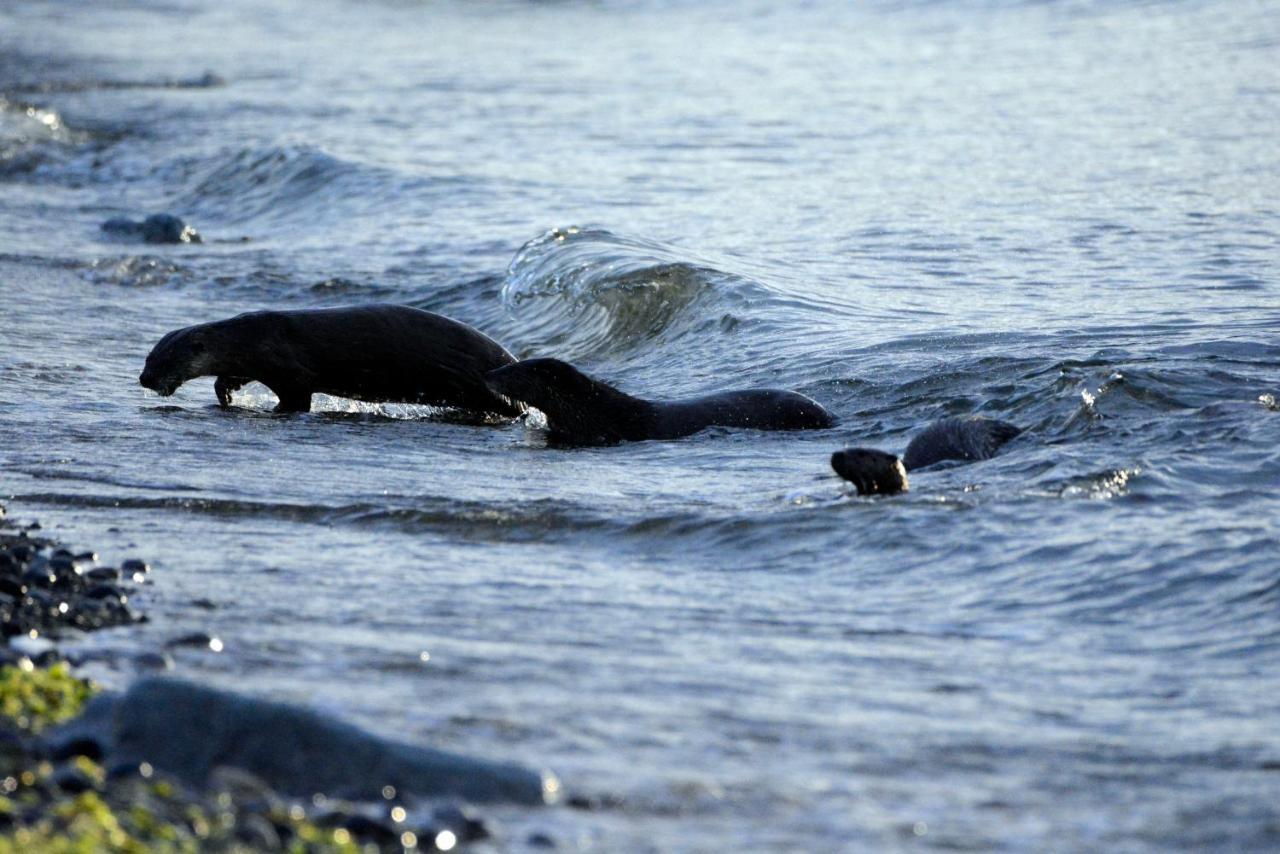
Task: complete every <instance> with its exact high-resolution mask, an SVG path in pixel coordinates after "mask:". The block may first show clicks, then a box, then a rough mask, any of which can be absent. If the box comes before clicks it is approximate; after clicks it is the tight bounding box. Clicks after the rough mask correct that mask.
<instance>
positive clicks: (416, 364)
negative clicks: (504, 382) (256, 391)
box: [138, 305, 524, 417]
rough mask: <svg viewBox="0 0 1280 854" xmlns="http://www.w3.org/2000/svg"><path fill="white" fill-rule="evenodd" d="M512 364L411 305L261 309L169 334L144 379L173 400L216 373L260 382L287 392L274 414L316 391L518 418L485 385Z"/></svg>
mask: <svg viewBox="0 0 1280 854" xmlns="http://www.w3.org/2000/svg"><path fill="white" fill-rule="evenodd" d="M514 362H515V357H514V356H512V355H511V354H510V353H508V352H507V351H506V350H505V349H503V347H502V345H500V344H498V343H497V342H496V341H494V340H493V339H491V338H489V337H488V336H486V335H484V334H482V333H480V332H478V331H477V330H475V329H472V328H471V327H470V326H467V325H466V324H464V323H459V322H458V321H456V320H451V319H449V318H447V317H443V316H441V315H439V314H432V313H431V312H429V311H422V310H421V309H416V308H411V307H409V306H404V305H362V306H350V307H346V308H323V309H307V310H299V311H254V312H249V313H247V314H241V315H237V316H236V317H232V318H229V319H227V320H217V321H214V322H212V323H201V324H199V325H196V326H188V327H186V328H184V329H178V330H175V331H173V332H170V333H169V334H168V335H165V336H164V337H163V338H161V339H160V341H159V343H157V344H156V346H155V347H154V348H152V350H151V353H150V355H148V356H147V363H146V366H145V367H144V368H143V370H142V375H141V376H140V377H139V378H138V381H139V382H141V383H142V385H144V386H146V387H147V388H149V389H152V390H153V391H156V392H159V393H160V394H161V395H164V396H168V395H171V394H173V392H174V391H175V390H176V389H177V388H178V386H180V385H182V384H183V383H185V382H186V381H187V380H191V379H195V378H196V377H203V376H216V377H217V381H216V382H215V384H214V390H215V392H216V393H217V396H218V402H219V403H220V404H221V405H222V406H224V407H226V406H228V405H230V403H231V393H232V392H233V391H235V390H236V389H238V388H240V387H241V386H243V385H245V384H246V383H249V382H252V381H254V380H257V381H258V382H260V383H262V384H263V385H265V386H266V387H267V388H269V389H271V390H272V391H273V392H275V394H276V396H277V397H279V398H280V404H279V405H278V406H277V407H276V411H277V412H307V411H308V410H310V409H311V395H312V394H315V393H316V392H322V393H324V394H331V395H335V396H338V397H347V398H352V399H354V400H363V401H369V402H382V403H421V404H429V405H433V406H446V407H458V408H461V409H465V410H469V411H471V412H474V413H476V414H478V415H488V414H493V415H501V416H507V417H515V416H517V415H519V414H520V413H522V412H523V411H524V407H523V406H522V405H520V404H519V403H516V402H513V401H511V400H509V399H507V398H506V397H503V396H502V395H501V394H496V393H494V392H493V391H491V390H490V389H489V386H488V385H486V383H485V373H486V372H487V371H491V370H493V369H494V368H498V367H501V366H503V365H509V364H512V363H514Z"/></svg>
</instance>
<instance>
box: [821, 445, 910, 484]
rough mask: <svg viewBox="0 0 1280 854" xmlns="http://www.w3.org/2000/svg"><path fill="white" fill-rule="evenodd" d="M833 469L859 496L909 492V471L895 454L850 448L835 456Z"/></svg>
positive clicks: (832, 463) (832, 464)
mask: <svg viewBox="0 0 1280 854" xmlns="http://www.w3.org/2000/svg"><path fill="white" fill-rule="evenodd" d="M831 468H833V469H835V472H836V474H838V475H840V476H841V477H842V478H844V479H845V480H847V481H850V482H852V483H853V485H854V486H856V487H857V488H858V494H859V495H894V494H895V493H898V492H906V491H907V489H908V485H907V470H906V468H905V467H904V466H903V465H902V460H900V459H898V458H897V457H895V456H894V455H893V454H889V453H886V452H884V451H877V450H875V449H873V448H848V449H846V450H843V451H836V452H835V453H834V454H832V455H831Z"/></svg>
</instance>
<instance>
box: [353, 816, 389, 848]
mask: <svg viewBox="0 0 1280 854" xmlns="http://www.w3.org/2000/svg"><path fill="white" fill-rule="evenodd" d="M339 826H340V827H342V828H344V829H345V830H346V831H347V832H348V833H350V834H351V835H352V836H354V837H355V838H356V839H357V840H359V841H361V842H373V843H376V844H377V845H378V846H383V845H391V844H393V843H395V842H397V841H398V840H399V839H400V831H398V830H396V829H395V828H393V827H391V826H390V825H389V824H387V823H386V822H383V821H380V820H378V819H376V818H370V817H369V816H367V815H364V814H363V813H354V814H351V815H348V816H346V818H345V820H344V821H343V822H342V824H341V825H339Z"/></svg>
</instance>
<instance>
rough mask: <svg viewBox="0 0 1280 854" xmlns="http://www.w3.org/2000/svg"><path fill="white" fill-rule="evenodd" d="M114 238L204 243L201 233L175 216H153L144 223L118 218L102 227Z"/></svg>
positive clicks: (150, 241)
mask: <svg viewBox="0 0 1280 854" xmlns="http://www.w3.org/2000/svg"><path fill="white" fill-rule="evenodd" d="M101 228H102V230H103V231H104V232H106V233H107V234H110V235H112V236H113V237H121V238H128V239H133V240H142V241H143V242H144V243H202V242H203V241H202V239H201V237H200V233H199V232H198V231H196V230H195V229H194V228H192V227H191V226H189V225H187V224H186V223H185V222H183V220H182V219H181V218H180V217H176V216H174V215H173V214H152V215H151V216H149V217H147V218H146V219H144V220H143V221H142V222H135V221H134V220H131V219H124V218H123V217H117V218H114V219H109V220H107V221H106V222H104V223H103V224H102V226H101Z"/></svg>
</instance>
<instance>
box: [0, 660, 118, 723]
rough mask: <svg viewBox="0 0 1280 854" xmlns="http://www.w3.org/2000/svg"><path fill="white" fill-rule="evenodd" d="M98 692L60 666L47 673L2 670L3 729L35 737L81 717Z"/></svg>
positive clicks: (0, 706)
mask: <svg viewBox="0 0 1280 854" xmlns="http://www.w3.org/2000/svg"><path fill="white" fill-rule="evenodd" d="M96 693H97V688H96V687H94V685H93V684H92V683H90V682H88V681H86V680H84V679H77V678H76V677H74V676H72V675H71V671H70V670H69V669H68V668H67V666H66V665H65V664H63V663H61V662H59V663H58V664H55V665H53V666H52V667H49V668H48V669H44V670H42V669H38V668H24V667H17V666H5V667H0V725H3V724H7V725H9V726H10V727H12V728H14V729H17V730H18V731H19V732H22V733H28V734H31V735H36V734H39V733H40V732H42V731H43V730H45V729H46V728H48V727H50V726H52V725H54V724H58V723H62V722H63V721H66V720H70V719H71V718H74V717H75V716H76V715H78V714H80V710H81V709H82V708H84V704H85V703H86V702H88V700H89V698H90V697H92V696H93V695H94V694H96Z"/></svg>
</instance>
